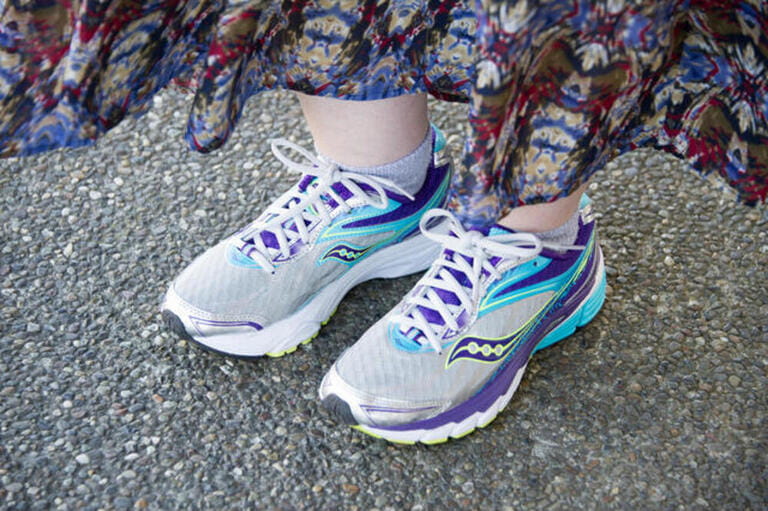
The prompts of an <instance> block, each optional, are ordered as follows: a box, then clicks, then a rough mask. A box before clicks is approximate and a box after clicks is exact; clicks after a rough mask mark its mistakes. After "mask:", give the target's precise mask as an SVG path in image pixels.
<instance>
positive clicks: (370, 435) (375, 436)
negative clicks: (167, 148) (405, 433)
mask: <svg viewBox="0 0 768 511" xmlns="http://www.w3.org/2000/svg"><path fill="white" fill-rule="evenodd" d="M352 429H356V430H357V431H359V432H360V433H363V434H365V435H368V436H369V437H372V438H375V439H377V440H386V438H384V437H383V436H381V435H377V434H376V433H374V432H372V431H368V430H367V429H365V428H364V427H362V426H352Z"/></svg>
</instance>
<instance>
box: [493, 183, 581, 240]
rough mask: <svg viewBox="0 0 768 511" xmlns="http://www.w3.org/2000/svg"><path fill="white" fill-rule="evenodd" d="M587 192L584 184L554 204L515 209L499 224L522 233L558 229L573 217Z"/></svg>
mask: <svg viewBox="0 0 768 511" xmlns="http://www.w3.org/2000/svg"><path fill="white" fill-rule="evenodd" d="M586 190H587V185H586V184H584V185H582V186H580V187H579V188H578V189H577V190H576V191H575V192H573V193H572V194H571V195H569V196H568V197H564V198H562V199H559V200H556V201H554V202H548V203H546V204H534V205H532V206H521V207H519V208H515V209H513V210H512V211H510V212H509V213H508V214H507V215H505V216H504V217H503V218H502V219H501V220H500V221H499V224H501V225H503V226H504V227H507V228H509V229H514V230H516V231H521V232H543V231H549V230H552V229H556V228H557V227H560V226H561V225H563V224H564V223H565V222H566V221H568V219H569V218H571V217H572V216H573V214H574V213H575V212H576V210H577V209H578V207H579V201H581V196H582V195H583V194H584V192H585V191H586Z"/></svg>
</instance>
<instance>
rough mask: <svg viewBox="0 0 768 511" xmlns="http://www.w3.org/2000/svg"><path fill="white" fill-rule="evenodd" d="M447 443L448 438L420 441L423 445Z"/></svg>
mask: <svg viewBox="0 0 768 511" xmlns="http://www.w3.org/2000/svg"><path fill="white" fill-rule="evenodd" d="M447 441H448V437H445V438H438V439H437V440H422V441H421V443H422V444H425V445H439V444H444V443H446V442H447Z"/></svg>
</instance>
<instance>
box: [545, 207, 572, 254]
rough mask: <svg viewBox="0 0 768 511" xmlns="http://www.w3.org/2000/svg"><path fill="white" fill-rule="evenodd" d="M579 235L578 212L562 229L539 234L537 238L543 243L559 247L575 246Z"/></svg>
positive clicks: (556, 228) (557, 228) (558, 228)
mask: <svg viewBox="0 0 768 511" xmlns="http://www.w3.org/2000/svg"><path fill="white" fill-rule="evenodd" d="M578 234H579V211H578V210H576V212H575V213H574V214H573V215H572V216H571V218H569V219H568V221H566V222H565V223H564V224H563V225H561V226H560V227H555V228H554V229H552V230H549V231H544V232H537V233H536V236H538V237H539V238H541V241H545V242H547V243H555V244H558V245H573V244H574V243H575V242H576V236H578Z"/></svg>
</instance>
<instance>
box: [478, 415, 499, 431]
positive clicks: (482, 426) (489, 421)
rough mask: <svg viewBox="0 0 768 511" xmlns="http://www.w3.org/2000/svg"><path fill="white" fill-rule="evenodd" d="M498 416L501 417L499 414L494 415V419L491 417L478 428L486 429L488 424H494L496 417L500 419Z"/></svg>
mask: <svg viewBox="0 0 768 511" xmlns="http://www.w3.org/2000/svg"><path fill="white" fill-rule="evenodd" d="M498 416H499V415H498V414H496V415H494V416H493V417H491V418H490V419H488V420H487V421H485V422H484V423H483V424H480V425H478V426H477V427H478V428H484V427H486V426H487V425H488V424H490V423H491V422H493V421H494V420H495V419H496V417H498Z"/></svg>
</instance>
